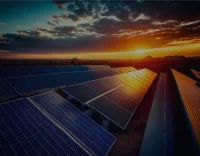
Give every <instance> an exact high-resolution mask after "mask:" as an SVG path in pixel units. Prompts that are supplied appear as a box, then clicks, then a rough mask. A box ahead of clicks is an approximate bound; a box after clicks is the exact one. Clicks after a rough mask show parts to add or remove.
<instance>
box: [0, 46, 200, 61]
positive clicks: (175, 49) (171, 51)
mask: <svg viewBox="0 0 200 156" xmlns="http://www.w3.org/2000/svg"><path fill="white" fill-rule="evenodd" d="M173 44H175V43H173ZM173 44H172V45H169V46H166V47H159V48H149V49H145V48H142V47H141V48H139V49H137V50H134V51H123V52H122V51H121V52H119V51H118V52H117V51H116V52H97V53H83V52H81V53H73V54H63V53H44V54H41V53H39V54H26V53H20V52H19V53H14V54H13V53H10V52H4V53H3V54H1V57H2V58H10V59H71V58H79V59H140V58H143V57H145V56H148V55H151V56H153V57H164V56H169V55H184V56H200V44H199V43H189V42H187V44H183V43H182V44H180V45H178V46H176V45H173Z"/></svg>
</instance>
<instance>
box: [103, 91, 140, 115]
mask: <svg viewBox="0 0 200 156" xmlns="http://www.w3.org/2000/svg"><path fill="white" fill-rule="evenodd" d="M105 96H106V97H107V98H109V99H110V100H112V101H113V102H115V103H117V104H118V105H120V106H121V107H123V108H125V109H126V110H127V111H128V112H129V113H131V114H132V113H133V112H134V111H135V109H136V107H137V105H138V104H137V103H136V102H135V100H134V99H132V97H133V95H131V98H130V97H128V95H127V94H126V93H125V92H124V88H123V87H120V88H118V89H116V90H114V91H112V92H109V93H108V94H106V95H105Z"/></svg>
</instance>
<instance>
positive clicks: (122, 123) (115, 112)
mask: <svg viewBox="0 0 200 156" xmlns="http://www.w3.org/2000/svg"><path fill="white" fill-rule="evenodd" d="M88 105H90V107H93V108H94V109H95V110H97V111H98V112H100V113H101V114H103V115H104V116H106V117H107V118H108V119H110V120H111V121H112V122H114V123H115V124H117V125H118V126H119V127H121V128H123V129H124V128H125V127H126V124H127V122H128V121H129V119H130V118H131V113H130V112H128V111H127V110H126V109H124V108H123V107H121V106H119V105H118V104H116V103H114V102H113V101H111V100H109V99H108V98H107V97H105V96H102V97H100V98H98V99H96V100H94V101H92V102H90V103H89V104H88Z"/></svg>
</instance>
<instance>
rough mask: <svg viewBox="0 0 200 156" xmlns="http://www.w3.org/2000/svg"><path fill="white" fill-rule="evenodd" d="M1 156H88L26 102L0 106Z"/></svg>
mask: <svg viewBox="0 0 200 156" xmlns="http://www.w3.org/2000/svg"><path fill="white" fill-rule="evenodd" d="M0 123H1V129H0V134H1V146H0V147H1V148H0V150H1V155H6V156H10V155H35V156H40V155H69V156H71V155H74V156H75V155H80V156H86V155H89V154H88V153H87V152H86V151H85V150H84V149H82V148H81V147H80V146H79V145H78V144H77V143H76V142H74V141H73V140H72V139H71V138H70V137H69V136H68V135H67V134H66V133H65V132H63V131H62V130H61V129H60V128H59V127H58V126H56V125H55V124H53V123H52V122H51V121H50V120H49V119H48V118H47V117H45V116H44V115H43V114H42V113H41V112H40V111H39V110H38V109H37V108H35V107H34V105H33V104H32V103H31V102H30V101H29V100H28V99H27V98H24V99H21V100H16V101H12V102H8V103H3V104H0Z"/></svg>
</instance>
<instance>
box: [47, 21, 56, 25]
mask: <svg viewBox="0 0 200 156" xmlns="http://www.w3.org/2000/svg"><path fill="white" fill-rule="evenodd" d="M47 24H48V25H50V26H56V24H54V23H52V22H47Z"/></svg>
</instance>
